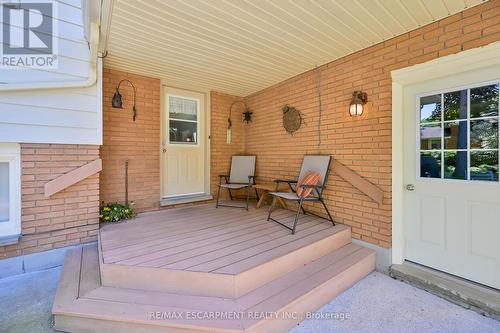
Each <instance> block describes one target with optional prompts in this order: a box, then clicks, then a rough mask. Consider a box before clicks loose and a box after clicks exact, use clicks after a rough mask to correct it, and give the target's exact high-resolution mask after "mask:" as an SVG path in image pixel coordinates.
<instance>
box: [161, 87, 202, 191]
mask: <svg viewBox="0 0 500 333" xmlns="http://www.w3.org/2000/svg"><path fill="white" fill-rule="evenodd" d="M163 100H164V103H163V105H164V114H163V119H164V126H163V129H164V130H163V138H162V158H163V163H162V165H163V177H162V179H163V180H162V183H163V184H162V194H163V197H164V198H175V197H185V196H197V195H202V194H204V193H205V175H206V172H205V169H206V168H205V167H206V160H207V159H206V150H205V148H206V141H207V140H206V126H205V124H206V109H205V95H204V94H203V93H197V92H192V91H186V90H180V89H175V88H170V87H164V90H163Z"/></svg>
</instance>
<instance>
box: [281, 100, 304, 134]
mask: <svg viewBox="0 0 500 333" xmlns="http://www.w3.org/2000/svg"><path fill="white" fill-rule="evenodd" d="M303 122H304V119H303V118H302V114H301V113H300V111H298V110H297V109H296V108H294V107H291V106H288V105H285V106H284V107H283V127H284V128H285V130H286V131H287V132H288V133H290V134H293V133H294V132H296V131H297V130H298V129H299V128H300V126H301V125H302V123H303Z"/></svg>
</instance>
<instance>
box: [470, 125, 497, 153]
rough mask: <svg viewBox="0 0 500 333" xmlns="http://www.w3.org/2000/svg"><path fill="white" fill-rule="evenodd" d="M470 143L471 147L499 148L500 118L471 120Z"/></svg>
mask: <svg viewBox="0 0 500 333" xmlns="http://www.w3.org/2000/svg"><path fill="white" fill-rule="evenodd" d="M470 126H471V132H470V145H471V148H483V149H496V148H498V120H497V119H488V120H487V119H485V120H475V121H471V124H470Z"/></svg>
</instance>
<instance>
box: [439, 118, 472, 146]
mask: <svg viewBox="0 0 500 333" xmlns="http://www.w3.org/2000/svg"><path fill="white" fill-rule="evenodd" d="M444 149H467V121H453V122H450V123H445V124H444Z"/></svg>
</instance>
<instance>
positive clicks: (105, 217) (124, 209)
mask: <svg viewBox="0 0 500 333" xmlns="http://www.w3.org/2000/svg"><path fill="white" fill-rule="evenodd" d="M135 215H136V214H135V212H134V209H133V208H132V207H130V206H129V205H123V204H121V203H119V202H113V203H109V204H107V205H106V206H103V207H101V209H100V210H99V222H120V221H122V220H126V219H129V218H131V217H134V216H135Z"/></svg>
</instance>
